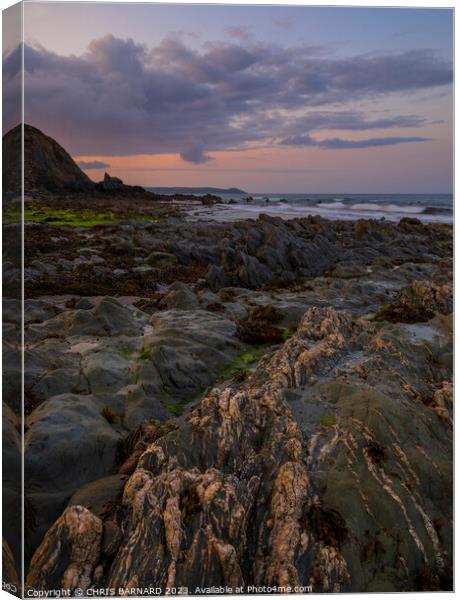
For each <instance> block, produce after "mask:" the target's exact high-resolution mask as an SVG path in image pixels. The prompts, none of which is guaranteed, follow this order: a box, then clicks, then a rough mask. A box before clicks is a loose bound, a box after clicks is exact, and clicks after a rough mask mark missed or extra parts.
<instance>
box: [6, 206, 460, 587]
mask: <svg viewBox="0 0 460 600" xmlns="http://www.w3.org/2000/svg"><path fill="white" fill-rule="evenodd" d="M84 198H85V196H84V195H81V196H79V197H78V198H76V197H73V198H71V199H69V200H68V206H69V208H65V207H66V203H65V202H64V201H63V199H62V198H61V199H60V200H59V203H58V206H59V208H56V199H55V198H53V197H52V196H50V197H48V199H47V200H44V199H43V198H42V199H41V200H40V201H37V200H33V199H31V200H30V201H28V203H27V204H26V215H28V217H27V218H28V219H29V220H28V221H27V222H26V223H25V234H26V235H25V241H26V246H25V256H26V264H25V271H24V274H25V293H26V301H25V341H26V355H25V368H26V371H25V412H26V438H25V444H26V454H25V470H26V475H27V478H26V481H27V483H26V497H27V502H28V506H29V510H30V511H32V514H33V521H31V523H32V524H31V525H30V526H29V528H28V530H27V534H26V535H27V540H28V548H29V553H28V554H27V564H28V565H29V566H28V585H30V586H32V587H34V588H36V587H37V586H45V587H46V586H49V585H50V583H46V582H47V581H50V580H49V579H48V578H50V577H52V571H53V570H54V569H55V568H57V567H56V566H55V562H54V560H55V559H54V558H52V557H51V554H50V553H51V549H52V548H53V547H54V546H56V545H58V544H62V543H65V544H70V545H71V546H72V547H74V548H75V547H80V545H81V544H90V546H91V544H94V547H93V546H91V547H92V548H93V549H92V550H91V557H92V558H91V560H92V561H94V562H93V563H92V564H93V568H94V569H96V568H97V565H98V564H99V562H100V561H101V560H106V559H107V558H109V557H110V561H111V562H110V564H111V566H110V569H109V570H107V571H106V574H105V575H104V578H105V579H104V580H103V581H104V584H103V585H104V586H106V585H108V586H109V587H113V586H115V587H120V586H121V587H122V586H123V585H124V582H126V581H127V580H128V579H129V578H130V577H131V574H130V573H131V571H130V567H128V566H127V565H128V564H129V562H130V561H131V560H132V558H134V557H135V556H149V557H151V558H149V559H148V560H147V561H146V562H145V571H144V570H142V569H140V567H136V576H137V577H139V578H140V581H142V582H144V583H147V582H148V580H149V576H148V573H150V572H151V570H152V569H160V570H159V571H158V572H157V575H156V581H157V582H159V583H158V585H159V586H160V588H161V589H162V590H163V589H166V588H167V580H166V579H165V578H164V577H166V575H162V573H166V571H163V570H162V569H163V567H161V566H160V567H158V566H155V565H157V563H156V562H155V559H154V557H155V556H158V555H161V553H162V552H164V551H165V550H164V548H170V550H168V552H171V553H172V556H173V557H174V556H175V555H174V552H175V551H174V550H173V548H174V547H175V546H174V544H176V542H173V541H172V540H178V541H177V543H180V544H183V543H184V540H185V539H187V540H189V542H188V544H187V548H188V550H187V551H186V556H185V558H183V559H182V558H179V557H176V558H174V559H173V560H174V561H177V562H176V564H178V565H179V564H181V565H182V566H181V567H180V568H181V569H182V570H181V575H180V576H179V580H178V581H179V582H181V584H182V585H186V584H187V583H189V582H190V581H197V582H201V584H203V583H204V582H205V581H208V578H207V576H205V577H204V578H201V576H199V575H198V573H199V572H200V567H199V566H198V565H199V564H200V563H201V562H202V560H203V558H202V557H203V554H204V553H206V552H208V549H209V544H217V546H215V547H219V544H224V545H225V544H228V543H229V541H230V542H231V543H232V544H234V547H235V548H237V550H236V551H235V552H236V554H235V555H234V556H233V558H232V559H231V561H230V562H228V561H229V560H230V559H229V558H228V557H226V558H222V560H223V561H224V563H220V562H219V561H220V560H221V559H220V558H218V556H219V555H216V556H215V558H213V559H212V561H211V563H213V562H214V561H216V564H226V565H227V566H226V567H225V568H226V569H230V570H231V573H232V574H231V575H229V577H230V579H231V580H232V581H240V579H238V577H240V575H239V574H241V573H244V572H245V569H246V568H247V565H249V564H251V565H257V564H259V567H258V568H261V569H263V570H264V572H265V573H268V572H273V573H277V575H276V578H275V579H273V580H270V581H272V583H274V582H275V581H278V580H279V579H278V578H280V577H282V570H283V569H284V568H296V569H297V568H300V567H295V566H294V564H295V562H290V561H295V560H296V559H294V558H289V557H288V558H285V559H283V561H282V562H280V561H279V558H277V557H279V552H282V548H283V544H284V541H283V540H285V539H286V537H285V536H286V535H287V533H286V532H287V531H288V532H289V537H291V536H294V537H295V536H300V537H298V539H301V537H302V535H304V534H303V533H302V531H303V530H304V529H303V528H305V527H307V524H308V527H309V528H313V530H314V531H315V532H316V533H315V538H314V541H313V545H312V546H310V551H309V552H311V553H312V554H311V556H312V560H319V557H320V556H323V550H322V549H323V548H324V547H328V548H329V549H330V551H331V552H333V554H332V557H331V559H330V561H329V562H323V561H321V562H318V563H317V564H316V566H315V569H316V570H315V572H316V573H317V576H315V577H317V578H316V579H314V582H313V584H312V585H313V586H314V588H315V589H324V590H326V589H329V586H330V585H332V581H335V582H336V583H337V582H340V586H341V589H344V590H346V589H357V588H358V587H359V586H360V584H358V583H354V582H356V581H358V580H359V579H360V578H362V577H363V576H364V572H363V568H364V567H363V566H362V565H359V564H354V563H353V560H352V557H353V556H354V555H356V553H357V552H358V546H359V547H360V548H361V547H362V546H363V544H364V546H365V545H366V544H370V545H369V546H368V547H367V548H368V549H367V550H366V553H367V554H366V556H367V558H366V561H367V563H366V565H367V566H366V567H365V569H366V571H365V572H366V573H368V574H367V575H365V577H366V578H367V581H368V583H367V584H366V585H367V586H368V588H367V589H369V590H372V589H377V587H376V586H377V583H376V580H375V578H374V577H373V576H372V575H371V572H372V569H373V568H375V566H376V565H377V564H379V563H380V560H381V556H380V550H379V551H377V550H376V549H375V548H377V546H378V544H382V545H383V544H385V545H386V548H387V549H386V550H385V552H386V553H387V555H388V557H389V558H390V557H394V556H395V553H396V552H397V550H396V548H397V547H401V546H396V545H394V542H393V540H394V538H393V536H394V535H395V534H394V533H383V532H384V531H385V530H387V531H389V532H394V531H395V530H396V529H397V531H398V536H399V538H400V542H399V544H403V547H405V548H407V549H409V548H411V547H412V545H413V543H414V538H413V536H414V533H413V532H414V531H415V530H414V529H410V528H407V521H406V519H409V521H410V523H411V524H412V525H411V527H414V528H415V527H416V528H417V533H416V535H417V537H418V539H420V540H423V541H420V544H421V545H422V546H421V547H422V548H423V552H424V553H428V554H429V555H430V556H431V555H432V556H433V557H435V556H438V557H439V556H440V557H446V558H445V559H443V561H444V562H443V563H442V564H443V565H447V564H448V556H449V552H450V550H449V549H450V548H451V538H450V533H449V531H450V530H449V527H448V524H447V523H448V522H447V520H445V521H442V522H441V521H439V515H440V514H443V515H446V514H448V512H449V493H448V490H449V489H450V485H451V483H450V476H451V471H450V466H449V462H448V461H446V457H447V456H449V453H450V449H449V448H450V444H451V440H452V438H451V433H452V418H451V415H452V384H451V381H452V363H451V360H452V254H451V253H452V227H451V226H450V225H448V224H445V223H423V222H422V221H421V220H419V219H418V218H413V217H411V216H410V217H407V216H406V217H403V218H402V219H400V220H398V221H396V222H395V221H393V220H388V219H385V220H381V219H371V220H369V219H355V220H349V219H341V220H328V219H324V218H322V217H321V216H319V215H316V216H307V217H301V218H294V219H292V218H287V216H288V215H287V214H284V215H283V217H284V218H281V217H280V216H272V215H270V211H269V210H267V207H266V206H262V205H260V206H257V209H256V210H257V211H260V213H251V214H252V217H251V218H250V219H235V217H237V216H238V217H241V216H242V215H244V214H246V213H245V212H244V211H248V210H249V211H252V210H254V206H252V205H251V206H250V207H249V208H246V207H245V206H244V205H220V204H215V205H213V206H211V207H209V206H202V205H201V201H200V200H198V201H197V202H200V206H202V208H198V205H197V204H196V203H195V201H193V200H191V201H188V202H184V201H181V200H180V199H179V200H177V201H173V202H170V203H169V204H168V202H167V201H165V200H164V199H163V200H162V201H161V202H157V203H155V202H153V203H152V201H151V199H150V198H149V197H146V198H142V197H140V199H138V200H137V205H136V206H137V208H136V212H133V211H132V210H130V211H129V212H128V213H127V212H126V209H125V208H124V206H125V204H124V203H123V201H122V199H121V198H120V199H118V200H117V199H116V197H102V196H101V197H98V198H96V199H93V200H91V203H92V204H91V206H92V209H90V208H89V204H88V202H86V203H85V200H84ZM71 206H72V208H70V207H71ZM96 206H97V212H96V213H94V210H95V207H96ZM117 207H118V208H117ZM288 208H289V207H288ZM89 210H92V211H93V212H91V213H90V214H89V213H88V211H89ZM63 211H64V212H63ZM66 211H67V212H66ZM201 211H204V212H201ZM224 213H225V214H228V213H230V214H232V215H233V217H234V218H232V219H228V220H227V219H225V218H220V215H222V214H224ZM104 215H105V216H104ZM104 219H106V222H105V223H104ZM107 220H108V222H107ZM17 226H18V225H17V224H15V223H14V222H12V223H11V224H9V225H7V226H6V227H5V229H4V237H6V239H7V240H8V239H9V237H11V239H14V238H15V236H17ZM6 259H7V262H6V263H5V267H4V269H5V270H4V273H5V281H4V286H5V289H7V290H8V289H9V288H8V283H9V281H11V282H13V281H14V278H15V273H16V271H15V269H17V267H16V266H15V260H16V259H17V257H15V256H14V254H13V253H12V254H11V255H7V257H6ZM11 289H13V288H11ZM7 293H8V292H7ZM11 296H13V294H11ZM17 310H18V305H17V301H16V300H14V297H10V299H6V300H5V305H4V314H5V321H6V325H5V330H6V332H7V339H9V340H10V343H11V347H10V348H9V347H8V342H7V348H6V351H5V350H4V355H5V357H6V363H5V364H6V370H7V373H9V376H10V377H14V370H15V368H16V366H15V365H16V362H15V356H16V354H15V349H14V339H15V335H16V334H17V328H18V324H17V322H16V320H15V319H16V317H15V315H16V313H17ZM15 332H16V333H15ZM10 394H11V395H8V394H7V396H6V398H5V400H6V402H7V403H8V404H9V405H10V406H12V407H15V408H16V410H17V409H18V407H17V398H16V396H15V395H14V388H11V392H10ZM8 414H10V417H9V418H10V421H8V416H7V434H6V435H7V439H11V440H13V439H14V435H13V431H14V427H15V424H14V423H15V421H14V416H12V413H8ZM8 423H9V424H8ZM8 432H10V433H11V436H12V437H11V438H9V437H8ZM12 452H13V450H12ZM13 454H14V452H13ZM95 457H97V459H95ZM12 464H14V461H12ZM173 482H174V483H173ZM427 486H431V489H433V490H445V494H444V495H443V496H442V497H443V498H444V500H442V501H441V500H440V498H441V496H439V494H438V491H436V499H435V498H434V497H432V496H431V494H430V492H429V491H428V487H427ZM280 487H282V489H283V490H284V491H283V495H282V496H280V497H279V498H278V496H277V493H278V492H277V491H276V490H278V489H280ZM422 487H423V489H424V492H423V494H424V496H423V497H424V505H425V509H424V510H425V511H429V510H430V509H429V508H428V507H429V506H430V505H431V504H430V503H436V507H437V508H436V509H435V510H434V512H428V513H427V512H425V513H424V514H425V518H426V519H427V521H426V523H432V525H431V526H430V527H432V528H433V529H430V531H435V532H439V533H436V538H433V539H436V540H437V541H436V544H434V541H433V540H431V539H430V538H429V537H426V534H424V533H423V532H424V531H426V530H425V526H424V525H419V524H417V523H418V521H417V519H418V518H419V517H417V514H418V513H417V510H418V509H417V508H416V505H415V504H414V494H418V490H420V489H422ZM338 489H340V490H341V493H340V494H339V495H337V490H338ZM147 490H148V491H147ZM146 493H147V494H148V497H149V500H148V503H147V504H146V503H145V502H144V501H143V500H142V501H141V496H142V497H144V495H145V494H146ZM382 494H386V495H388V494H389V495H391V496H394V495H397V496H398V498H399V501H398V502H400V503H401V505H402V506H404V507H406V508H405V510H407V511H409V512H408V513H407V517H405V516H404V512H399V511H396V512H395V511H387V510H382V505H381V498H382ZM9 497H11V499H12V500H11V501H12V502H14V497H15V496H14V489H13V490H11V494H10V496H9ZM269 497H271V498H272V500H271V501H270V502H269V503H268V498H269ZM222 498H223V499H224V501H223V502H222V501H221V499H222ZM277 498H278V499H277ZM286 502H287V503H288V504H289V506H290V507H291V508H289V509H288V508H287V506H286V504H285V503H286ZM441 505H442V506H441ZM156 506H161V507H162V509H161V511H160V512H158V511H157V509H156V508H155V507H156ZM135 507H141V508H135ZM177 510H180V511H181V513H182V515H183V516H182V521H181V523H182V524H181V525H180V526H179V524H176V522H175V520H174V519H175V518H176V517H174V515H175V514H176V511H177ZM152 511H153V512H152ZM134 515H136V516H134ZM251 515H255V516H252V517H251ZM208 519H213V520H214V522H216V523H218V531H220V532H221V533H220V534H219V535H221V537H220V538H219V537H217V538H214V539H215V541H213V542H212V543H211V542H210V541H207V540H206V538H203V536H202V533H201V532H202V531H203V527H206V523H207V522H208ZM275 523H278V525H274V524H275ZM351 523H363V525H362V527H363V529H361V525H360V526H359V528H357V529H353V531H352V530H351V528H352V527H355V526H354V525H351ZM77 524H78V528H79V532H80V533H79V534H78V538H75V537H73V536H74V533H73V532H74V531H75V526H76V525H77ZM278 527H279V528H280V529H279V534H278V533H277V531H278V529H277V528H278ZM158 528H160V529H162V528H165V530H166V531H167V532H168V533H167V535H166V539H165V538H164V537H162V536H159V537H158V536H156V535H154V537H153V538H146V537H145V535H144V534H141V531H145V532H149V533H148V535H153V532H155V531H158V530H159V529H158ZM395 528H396V529H395ZM106 530H107V531H110V534H109V533H107V534H105V533H104V535H110V536H111V537H109V538H108V541H106V542H104V544H105V545H103V546H101V545H100V544H101V542H100V539H102V538H100V537H98V536H102V532H103V531H104V532H105V531H106ZM367 530H369V531H372V532H373V533H371V534H369V533H366V531H367ZM122 531H123V532H124V533H121V532H122ZM94 532H101V533H100V534H99V533H97V535H96V537H94ZM281 532H282V533H281ZM45 534H46V537H44V536H45ZM261 535H264V536H266V537H265V538H263V537H262V538H261V537H260V536H261ZM267 536H268V537H267ZM419 536H420V537H419ZM104 539H105V538H104ZM147 539H151V541H150V542H148V545H149V547H148V548H147V547H146V545H145V544H146V543H147V542H146V540H147ZM263 539H265V540H266V541H263ZM98 540H99V541H98ZM130 540H135V545H134V546H133V542H132V541H130ZM181 540H182V541H181ZM441 540H442V541H441ZM299 543H301V542H299ZM376 544H377V546H376ZM222 547H225V546H222ZM300 547H301V546H300ZM365 547H366V546H365ZM255 548H258V550H257V551H256V550H255ZM13 551H17V549H16V548H13ZM359 551H360V552H362V551H363V550H359ZM257 552H264V553H268V555H267V558H265V559H259V558H257V557H256V555H257ZM404 552H406V551H404ZM407 552H409V550H407ZM254 553H256V554H254ZM411 554H413V553H412V552H411V553H409V554H408V553H406V557H407V559H409V556H410V555H411ZM224 556H225V554H224ZM315 556H316V558H313V557H315ZM104 557H106V558H104ZM58 560H63V561H64V558H62V559H58ZM414 560H415V561H416V560H417V559H416V558H415V557H414ZM433 560H434V558H433ZM436 560H438V559H436ZM258 561H262V562H258ZM286 561H287V562H286ZM344 561H346V564H347V567H346V569H345V567H344V564H345V562H344ZM63 564H64V565H65V564H66V563H65V561H64V563H63ZM171 564H172V563H171ZM415 564H416V562H415ZM439 564H441V563H439ZM59 568H61V567H59ZM209 568H214V567H211V564H210V566H209ZM251 568H252V567H251ZM433 568H434V567H433ZM48 569H50V570H48ZM368 569H369V571H368ZM417 569H418V567H416V566H414V567H413V571H412V572H413V573H414V575H413V577H414V579H412V580H410V579H409V580H408V579H407V576H406V575H403V573H402V572H401V574H400V575H398V576H397V577H399V579H395V577H396V576H395V574H394V573H393V572H392V574H391V576H388V577H387V578H385V579H384V581H385V589H396V588H398V589H401V588H402V587H404V585H407V589H413V588H415V587H417V586H422V585H423V586H424V585H428V584H427V583H423V584H422V583H419V582H420V580H419V579H416V578H417V577H422V575H420V574H418V571H417ZM436 569H437V570H436V575H435V577H436V578H437V579H436V582H438V583H437V584H436V585H444V586H448V585H449V583H448V582H449V577H450V575H449V570H448V567H447V566H444V567H440V566H438V567H436ZM241 577H246V578H248V579H249V574H246V575H245V576H243V575H241ZM423 577H425V576H424V575H423ZM43 578H44V579H43ZM232 578H236V579H232ZM331 578H332V579H331ZM248 579H247V580H248ZM43 581H44V582H45V583H43ZM220 581H222V582H224V581H227V584H228V580H227V578H226V577H225V578H223V579H221V580H220ZM264 581H265V582H266V579H264ZM405 581H406V582H408V581H413V583H404V582H405ZM423 581H425V580H423ZM373 582H374V583H373ZM94 585H95V586H96V587H97V586H99V585H100V584H99V583H97V581H96V583H95V584H94ZM360 589H362V588H360Z"/></svg>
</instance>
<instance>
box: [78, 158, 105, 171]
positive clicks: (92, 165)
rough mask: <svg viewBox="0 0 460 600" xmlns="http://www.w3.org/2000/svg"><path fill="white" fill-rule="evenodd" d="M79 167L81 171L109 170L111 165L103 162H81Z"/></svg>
mask: <svg viewBox="0 0 460 600" xmlns="http://www.w3.org/2000/svg"><path fill="white" fill-rule="evenodd" d="M77 165H78V166H79V167H80V168H81V169H108V168H109V167H110V165H109V164H108V163H106V162H103V161H102V160H90V161H86V160H79V161H78V162H77Z"/></svg>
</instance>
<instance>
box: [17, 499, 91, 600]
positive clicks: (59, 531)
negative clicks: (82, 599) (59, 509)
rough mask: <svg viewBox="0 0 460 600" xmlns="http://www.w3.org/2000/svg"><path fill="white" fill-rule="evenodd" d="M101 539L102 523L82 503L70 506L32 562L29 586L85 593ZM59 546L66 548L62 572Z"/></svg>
mask: <svg viewBox="0 0 460 600" xmlns="http://www.w3.org/2000/svg"><path fill="white" fill-rule="evenodd" d="M101 542H102V523H101V520H100V519H98V517H96V516H94V515H93V514H92V513H91V512H90V511H89V510H87V509H86V508H84V507H82V506H72V507H70V508H67V509H66V511H65V512H64V514H63V515H62V517H60V518H59V520H58V521H57V522H56V523H55V525H54V526H53V528H52V529H51V530H50V531H49V532H48V533H47V534H46V536H45V539H44V540H43V543H42V545H41V547H40V551H38V552H36V553H35V555H34V557H33V559H32V562H31V564H30V568H29V572H28V575H27V579H26V591H27V589H29V588H31V589H35V590H37V589H57V588H61V587H62V588H63V589H65V590H66V591H67V593H70V592H72V594H73V592H74V591H75V590H76V589H78V590H81V593H82V595H84V594H86V591H87V589H88V588H89V587H90V584H91V581H93V580H94V576H95V573H94V569H95V566H96V561H97V559H98V557H99V553H100V548H101ZM57 548H62V549H63V550H64V549H65V551H66V554H67V558H66V563H67V564H66V567H65V571H64V572H61V565H62V558H61V556H60V553H59V552H57V553H56V549H57Z"/></svg>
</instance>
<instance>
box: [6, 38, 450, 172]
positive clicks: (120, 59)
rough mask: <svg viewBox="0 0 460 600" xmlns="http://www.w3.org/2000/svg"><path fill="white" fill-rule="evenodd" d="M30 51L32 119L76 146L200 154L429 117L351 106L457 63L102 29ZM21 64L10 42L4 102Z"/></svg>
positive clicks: (102, 151)
mask: <svg viewBox="0 0 460 600" xmlns="http://www.w3.org/2000/svg"><path fill="white" fill-rule="evenodd" d="M234 33H235V32H234ZM24 52H25V70H26V72H25V94H26V114H27V121H28V122H29V123H31V124H33V125H35V126H37V127H39V128H40V129H42V130H44V131H45V132H46V133H47V134H49V135H51V136H53V137H55V138H56V139H57V140H58V141H59V142H60V143H61V144H63V145H64V146H65V147H66V148H68V150H69V151H70V152H71V153H72V154H74V155H88V154H91V155H100V156H114V155H129V154H160V153H175V154H178V155H180V156H181V157H182V159H183V160H185V161H187V162H191V163H194V164H203V163H206V162H209V161H210V160H211V155H210V153H212V152H216V151H223V150H234V149H244V148H246V147H248V145H251V144H254V143H263V144H269V145H273V144H278V143H281V144H282V145H287V142H286V140H289V138H291V137H292V136H295V135H303V136H311V134H312V133H314V132H315V131H319V130H327V129H329V130H335V131H337V130H338V131H341V130H343V131H347V130H355V131H360V130H362V131H365V130H372V129H381V130H387V129H391V128H396V127H410V128H416V127H418V126H420V125H422V124H423V122H424V121H423V119H422V118H421V117H419V116H416V115H408V116H407V115H397V114H396V115H393V116H387V115H385V117H384V118H382V117H380V116H378V115H377V116H371V115H369V114H364V113H362V112H356V111H353V110H349V108H350V107H352V106H353V105H356V102H357V101H359V102H362V101H365V100H367V101H370V100H372V101H373V100H375V99H378V98H383V97H386V96H387V95H389V94H395V93H396V94H399V95H400V94H413V93H414V92H417V91H419V90H423V91H426V90H428V89H430V88H436V87H438V86H445V85H449V84H451V83H452V65H451V64H450V63H449V62H448V61H445V60H442V59H440V58H437V57H436V55H435V54H433V53H432V52H430V51H428V50H417V51H415V50H414V51H410V52H399V53H387V54H365V55H359V56H354V57H347V58H337V57H332V58H331V56H329V55H325V54H324V53H323V54H320V55H318V53H317V49H316V50H315V48H311V47H308V46H295V47H294V46H293V47H279V46H277V45H275V44H273V43H259V42H256V41H246V42H245V43H244V45H241V44H239V43H235V42H233V41H232V42H228V41H221V42H219V43H207V44H205V45H203V46H201V47H200V48H199V49H197V48H192V47H189V46H187V45H186V44H185V43H184V41H183V36H182V37H179V36H178V35H177V34H168V35H166V36H165V37H164V38H163V39H162V40H161V41H160V43H159V44H158V45H156V46H154V47H151V48H149V47H147V46H145V45H142V44H137V43H136V42H135V41H134V40H132V39H119V38H116V37H114V36H113V35H107V36H104V37H102V38H99V39H96V40H93V41H92V42H91V43H90V45H89V46H88V49H87V51H86V52H85V53H83V54H81V55H80V56H74V55H70V56H61V55H59V54H56V53H53V52H50V51H48V50H46V49H45V48H42V47H31V46H25V49H24ZM19 65H20V63H18V61H17V55H15V54H14V52H12V53H10V54H9V55H8V56H6V57H5V59H4V94H5V98H6V102H7V103H8V102H9V103H11V102H12V101H13V99H14V98H13V96H14V94H13V92H12V90H13V87H14V85H16V86H17V81H18V68H19ZM339 106H340V109H338V107H339ZM8 114H9V113H8ZM15 124H16V123H13V122H12V123H11V124H10V126H13V125H15ZM392 139H393V140H396V139H400V140H401V141H400V142H396V141H393V142H391V143H402V141H404V140H405V141H407V139H406V138H392ZM345 142H346V140H345ZM334 143H336V144H337V147H339V142H334ZM341 147H344V148H345V147H350V146H346V145H343V146H341Z"/></svg>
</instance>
